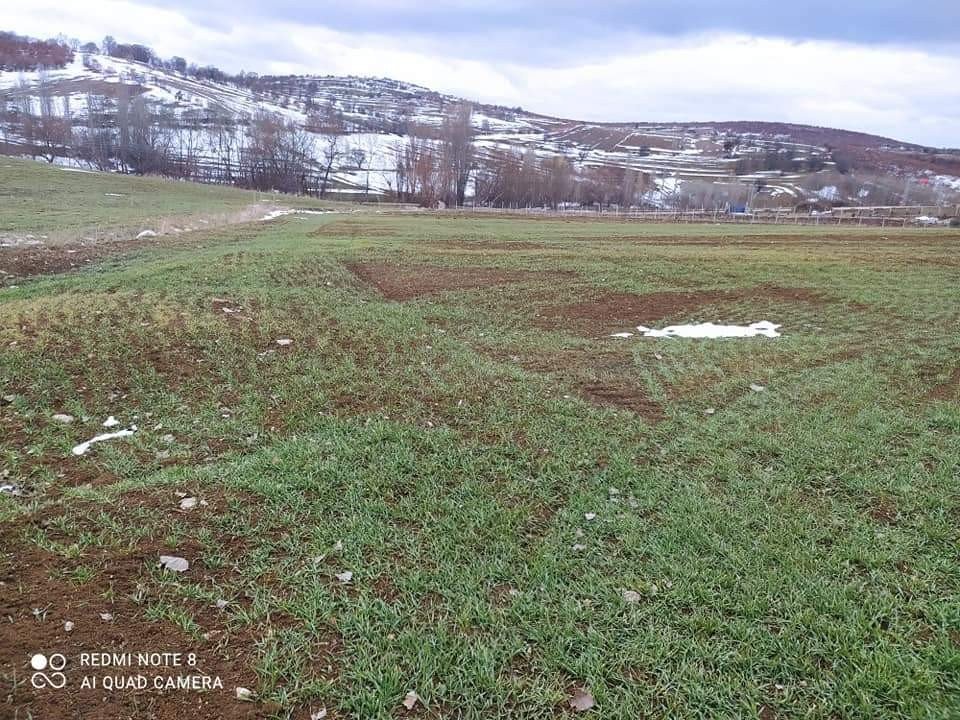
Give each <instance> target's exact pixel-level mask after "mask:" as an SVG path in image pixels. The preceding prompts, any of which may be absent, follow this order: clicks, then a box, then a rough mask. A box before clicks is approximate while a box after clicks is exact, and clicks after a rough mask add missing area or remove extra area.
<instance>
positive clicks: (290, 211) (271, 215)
mask: <svg viewBox="0 0 960 720" xmlns="http://www.w3.org/2000/svg"><path fill="white" fill-rule="evenodd" d="M335 212H337V211H336V210H298V209H296V208H280V209H279V210H271V211H270V212H268V213H267V214H266V215H264V216H263V217H262V218H260V222H264V221H265V220H276V219H277V218H278V217H283V216H284V215H328V214H330V213H335Z"/></svg>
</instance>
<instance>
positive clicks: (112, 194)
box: [0, 157, 328, 239]
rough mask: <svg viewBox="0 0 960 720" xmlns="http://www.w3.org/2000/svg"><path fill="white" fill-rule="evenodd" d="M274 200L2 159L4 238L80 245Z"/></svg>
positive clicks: (259, 195)
mask: <svg viewBox="0 0 960 720" xmlns="http://www.w3.org/2000/svg"><path fill="white" fill-rule="evenodd" d="M117 196H120V197H117ZM274 197H275V196H273V195H271V194H265V193H255V192H246V191H240V190H236V189H234V188H230V187H224V186H219V185H199V184H197V183H189V182H174V181H170V180H165V179H162V178H156V177H132V176H129V175H117V174H114V173H101V172H97V173H90V172H74V171H71V170H66V169H63V168H60V167H56V166H52V165H47V164H45V163H39V162H34V161H30V160H19V159H16V158H9V157H0V237H2V236H4V235H7V234H10V235H22V234H27V233H32V234H40V233H49V234H51V235H53V236H55V237H56V236H63V237H65V238H67V239H79V238H80V236H81V235H91V236H93V235H96V234H97V231H98V230H99V231H103V230H106V229H116V228H120V227H128V228H130V229H131V230H132V229H138V230H139V229H143V228H148V227H151V226H152V225H151V224H152V223H156V222H157V221H158V220H160V219H168V220H169V219H177V220H182V219H186V218H189V217H192V216H197V215H211V214H217V213H235V212H238V211H241V210H243V209H244V208H246V207H247V206H249V205H251V204H253V203H255V202H257V201H258V200H272V199H273V198H274ZM297 204H298V205H304V206H311V205H314V204H316V201H312V200H310V199H301V200H298V202H297ZM325 204H328V203H325Z"/></svg>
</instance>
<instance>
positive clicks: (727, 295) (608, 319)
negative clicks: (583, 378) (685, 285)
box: [538, 286, 827, 336]
mask: <svg viewBox="0 0 960 720" xmlns="http://www.w3.org/2000/svg"><path fill="white" fill-rule="evenodd" d="M744 300H764V301H779V302H787V303H800V302H802V303H811V304H815V305H822V304H824V303H825V302H827V300H826V299H825V298H824V297H823V296H822V295H819V294H818V293H815V292H813V291H811V290H807V289H804V288H783V287H777V286H759V287H756V288H746V289H739V290H704V291H700V292H659V293H648V294H646V295H635V294H633V293H622V292H610V293H604V294H602V295H600V296H598V297H596V298H594V299H592V300H588V301H585V302H580V303H574V304H572V305H561V306H558V307H552V308H548V309H546V310H544V311H543V312H542V313H541V314H540V316H539V319H538V324H539V325H540V326H541V327H545V328H549V329H555V328H561V327H562V328H568V329H572V330H574V331H577V332H579V333H581V334H585V335H588V336H592V335H596V334H600V333H609V332H616V331H620V330H624V329H626V328H632V327H635V326H636V325H637V324H638V323H646V322H656V321H658V320H662V319H664V318H667V317H671V318H676V317H678V316H681V315H685V314H688V313H690V312H692V311H694V310H697V309H698V308H701V307H703V306H705V305H712V304H716V303H721V302H741V301H744Z"/></svg>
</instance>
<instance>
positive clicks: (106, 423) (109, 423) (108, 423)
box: [103, 415, 120, 427]
mask: <svg viewBox="0 0 960 720" xmlns="http://www.w3.org/2000/svg"><path fill="white" fill-rule="evenodd" d="M119 424H120V421H119V420H117V419H116V418H115V417H114V416H113V415H111V416H110V417H108V418H107V419H106V420H104V421H103V426H104V427H116V426H117V425H119Z"/></svg>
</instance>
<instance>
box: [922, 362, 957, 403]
mask: <svg viewBox="0 0 960 720" xmlns="http://www.w3.org/2000/svg"><path fill="white" fill-rule="evenodd" d="M958 398H960V367H956V368H954V369H953V372H952V373H951V374H950V377H949V378H948V379H947V380H946V382H942V383H940V384H938V385H934V386H933V387H932V388H931V389H930V392H929V393H927V399H929V400H944V401H949V400H957V399H958Z"/></svg>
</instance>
